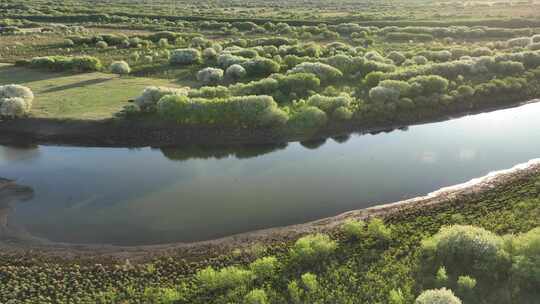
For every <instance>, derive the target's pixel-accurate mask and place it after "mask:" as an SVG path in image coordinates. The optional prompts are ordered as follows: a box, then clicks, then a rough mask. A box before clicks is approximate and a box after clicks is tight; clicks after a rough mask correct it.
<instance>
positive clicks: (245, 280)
mask: <svg viewBox="0 0 540 304" xmlns="http://www.w3.org/2000/svg"><path fill="white" fill-rule="evenodd" d="M195 279H196V280H197V281H198V282H199V284H200V285H201V286H202V287H203V288H205V289H206V290H209V291H215V290H220V289H228V288H235V287H239V286H245V285H247V284H249V283H250V282H251V281H252V280H253V274H252V273H251V271H249V270H245V269H241V268H238V267H235V266H229V267H225V268H222V269H221V270H215V269H214V268H212V267H207V268H204V269H202V270H199V271H198V272H197V274H196V275H195Z"/></svg>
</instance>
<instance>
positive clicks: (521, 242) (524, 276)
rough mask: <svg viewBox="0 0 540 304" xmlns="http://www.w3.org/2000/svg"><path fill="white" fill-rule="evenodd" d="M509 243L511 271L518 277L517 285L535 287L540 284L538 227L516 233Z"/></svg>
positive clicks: (539, 231) (539, 232) (539, 236)
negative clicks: (511, 259) (511, 256)
mask: <svg viewBox="0 0 540 304" xmlns="http://www.w3.org/2000/svg"><path fill="white" fill-rule="evenodd" d="M510 243H511V250H509V251H511V252H512V253H513V255H514V258H513V265H512V271H513V273H515V274H516V277H517V278H519V285H520V286H522V288H523V287H530V288H537V286H539V285H540V228H536V229H533V230H531V231H529V232H527V233H523V234H520V235H517V236H516V237H514V238H513V239H512V241H511V242H510ZM534 286H536V287H534Z"/></svg>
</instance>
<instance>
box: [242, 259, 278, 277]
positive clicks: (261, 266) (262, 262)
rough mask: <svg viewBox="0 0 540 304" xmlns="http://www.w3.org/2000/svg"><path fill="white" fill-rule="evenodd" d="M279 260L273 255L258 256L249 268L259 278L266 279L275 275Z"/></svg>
mask: <svg viewBox="0 0 540 304" xmlns="http://www.w3.org/2000/svg"><path fill="white" fill-rule="evenodd" d="M278 267H279V262H278V260H277V259H276V257H274V256H269V257H264V258H259V259H257V260H255V261H253V262H252V263H251V264H250V265H249V268H250V270H251V272H252V273H253V274H254V275H255V276H256V277H257V279H259V280H266V279H269V278H271V277H273V276H275V275H276V272H277V269H278Z"/></svg>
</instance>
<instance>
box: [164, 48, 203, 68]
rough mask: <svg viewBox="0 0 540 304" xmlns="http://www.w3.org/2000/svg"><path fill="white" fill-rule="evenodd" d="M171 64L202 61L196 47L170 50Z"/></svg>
mask: <svg viewBox="0 0 540 304" xmlns="http://www.w3.org/2000/svg"><path fill="white" fill-rule="evenodd" d="M169 62H170V63H171V64H185V65H187V64H197V63H201V62H202V57H201V52H199V50H197V49H177V50H174V51H172V52H171V57H170V58H169Z"/></svg>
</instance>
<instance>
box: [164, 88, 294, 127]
mask: <svg viewBox="0 0 540 304" xmlns="http://www.w3.org/2000/svg"><path fill="white" fill-rule="evenodd" d="M157 110H158V114H159V115H160V116H161V117H163V118H166V119H169V120H173V121H176V122H179V123H186V124H229V125H252V126H253V125H259V126H269V125H283V124H285V123H286V121H287V115H286V114H285V113H283V111H281V110H279V109H278V108H277V104H276V102H275V101H274V99H273V98H272V97H270V96H265V95H259V96H255V95H251V96H238V97H230V98H225V99H221V98H217V99H204V98H188V97H186V96H178V95H166V96H165V97H163V98H161V99H160V100H159V102H158V104H157Z"/></svg>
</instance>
